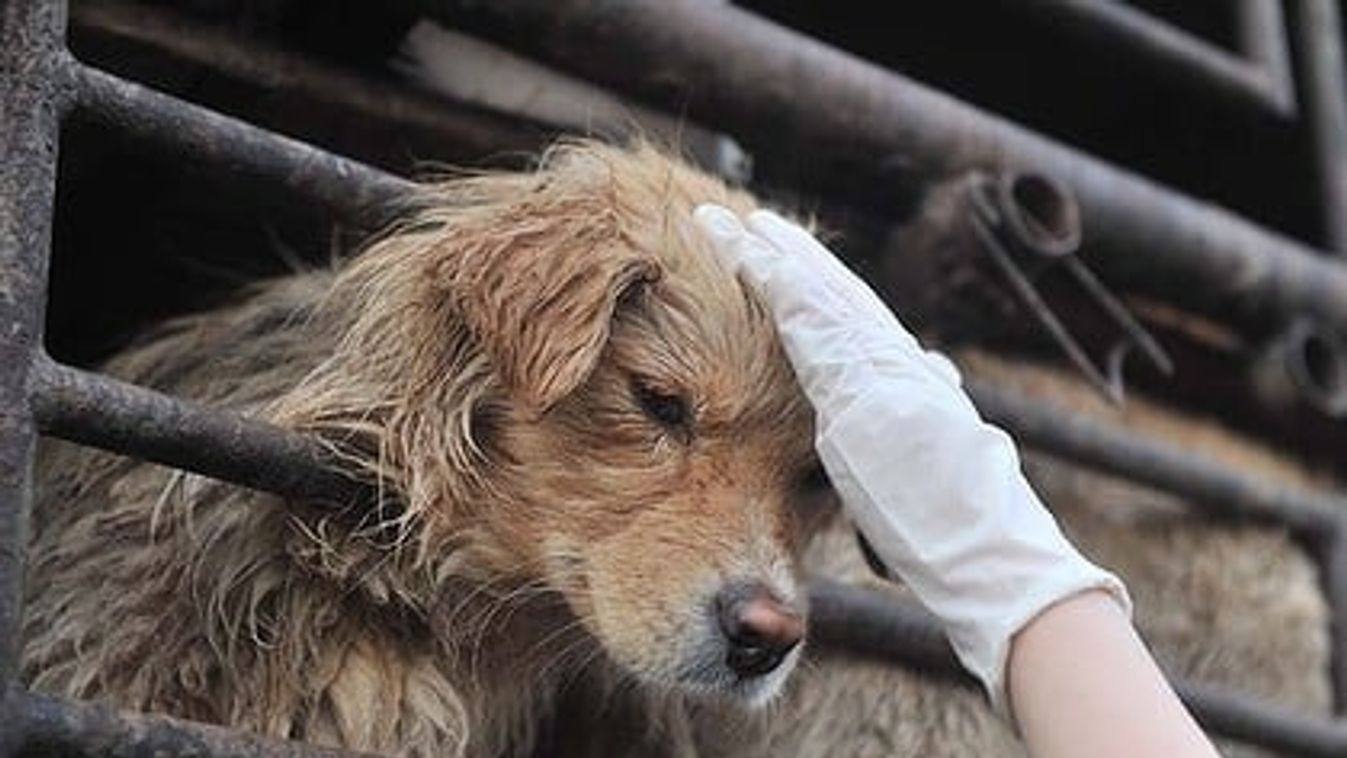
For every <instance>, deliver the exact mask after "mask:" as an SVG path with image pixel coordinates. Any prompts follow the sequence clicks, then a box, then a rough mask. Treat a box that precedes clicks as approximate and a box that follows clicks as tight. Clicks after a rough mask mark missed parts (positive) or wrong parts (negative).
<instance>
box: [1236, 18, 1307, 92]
mask: <svg viewBox="0 0 1347 758" xmlns="http://www.w3.org/2000/svg"><path fill="white" fill-rule="evenodd" d="M1235 33H1236V35H1237V40H1236V43H1237V44H1238V46H1239V50H1240V52H1241V53H1243V54H1244V56H1245V57H1246V58H1248V59H1249V60H1251V61H1253V62H1254V63H1255V64H1256V65H1257V66H1259V67H1260V68H1261V69H1262V70H1263V73H1264V75H1265V76H1266V77H1267V79H1268V86H1269V93H1270V94H1271V95H1273V97H1274V98H1275V100H1276V102H1277V107H1278V108H1279V109H1280V110H1281V112H1282V113H1283V114H1284V115H1286V116H1288V117H1290V116H1295V115H1297V109H1298V108H1299V105H1298V103H1297V100H1296V88H1295V83H1294V82H1293V81H1292V78H1291V53H1290V51H1289V50H1288V49H1287V44H1286V42H1287V36H1288V32H1287V28H1286V14H1285V13H1284V12H1283V10H1282V3H1281V0H1236V2H1235Z"/></svg>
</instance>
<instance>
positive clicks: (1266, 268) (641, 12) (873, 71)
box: [417, 0, 1347, 331]
mask: <svg viewBox="0 0 1347 758" xmlns="http://www.w3.org/2000/svg"><path fill="white" fill-rule="evenodd" d="M417 4H418V6H419V7H421V8H423V9H424V10H425V11H426V12H428V13H430V14H432V15H437V16H439V17H441V18H445V19H447V20H449V21H450V22H451V23H456V24H460V25H466V26H470V27H473V28H475V29H477V30H478V31H479V32H482V33H486V34H488V35H489V36H494V37H496V38H508V39H506V42H507V43H509V44H514V45H516V46H517V47H520V48H529V49H530V50H531V51H532V53H533V54H539V55H542V56H544V57H546V58H548V59H550V60H551V61H554V62H555V63H557V65H561V66H563V67H566V68H568V69H570V70H572V71H576V72H578V73H580V74H582V75H586V76H589V77H591V78H593V79H595V80H596V81H599V82H601V83H604V84H607V85H609V86H612V87H615V88H616V89H618V90H621V91H625V92H629V93H634V94H636V95H637V96H638V97H640V98H642V99H645V100H648V101H654V102H665V103H668V102H677V103H679V104H682V105H684V106H685V107H686V108H687V110H688V113H689V114H690V115H692V116H693V117H694V118H699V119H701V120H702V121H703V122H704V123H707V124H710V125H713V126H718V127H720V128H724V129H727V130H728V131H730V132H731V133H733V134H735V135H736V136H737V137H739V138H740V139H741V140H742V141H744V142H745V143H746V145H747V146H748V147H749V149H750V152H752V153H753V154H755V155H756V156H758V157H760V158H761V159H762V163H763V164H764V165H769V164H771V163H773V162H776V163H779V164H781V165H791V166H793V165H798V164H799V160H800V156H801V155H802V154H806V155H808V157H809V165H810V167H811V169H813V170H812V171H811V176H813V177H814V179H813V180H814V181H815V182H817V183H820V184H822V183H825V182H830V181H841V180H843V179H845V180H847V181H850V180H851V179H852V178H853V177H858V178H859V177H863V176H867V175H868V176H869V177H870V178H871V181H872V183H873V184H874V185H875V186H872V187H871V188H870V189H871V191H876V190H882V189H883V188H887V189H888V190H890V191H891V190H893V189H895V188H897V187H900V186H904V187H910V186H912V185H916V184H920V183H925V182H929V181H931V180H933V179H938V178H940V177H944V176H948V175H951V174H954V173H957V172H959V171H962V170H965V169H969V168H979V167H981V168H1008V169H1012V170H1020V171H1030V172H1043V173H1047V174H1050V175H1053V176H1054V177H1056V178H1057V179H1059V180H1061V181H1063V182H1064V183H1065V184H1066V185H1067V186H1068V187H1071V188H1072V190H1073V191H1074V192H1075V193H1076V195H1077V197H1078V198H1079V199H1080V201H1081V206H1082V211H1083V214H1084V224H1085V229H1086V234H1087V235H1088V239H1087V242H1089V244H1090V247H1089V250H1088V251H1087V252H1088V255H1087V257H1088V258H1089V261H1090V263H1091V265H1095V266H1097V267H1098V270H1099V271H1100V273H1101V274H1102V275H1103V276H1104V277H1105V279H1107V280H1108V281H1109V283H1110V284H1112V285H1116V286H1119V287H1127V288H1130V289H1134V290H1139V291H1148V292H1151V293H1153V294H1156V295H1159V296H1161V297H1162V298H1165V299H1170V300H1172V301H1173V302H1176V303H1182V304H1183V305H1184V306H1186V307H1188V308H1190V309H1193V310H1200V311H1204V312H1208V313H1215V314H1219V315H1221V316H1222V317H1223V318H1225V319H1228V320H1231V321H1241V322H1244V323H1246V324H1257V325H1264V324H1265V323H1266V320H1267V317H1268V316H1269V314H1274V315H1278V316H1285V315H1288V314H1293V313H1301V312H1303V313H1308V314H1312V315H1316V316H1319V317H1320V318H1321V319H1322V320H1323V321H1324V322H1325V323H1328V324H1331V325H1333V326H1334V327H1335V328H1338V329H1342V330H1344V331H1347V270H1343V269H1342V268H1341V267H1339V266H1336V265H1334V264H1333V263H1332V262H1330V261H1326V260H1324V259H1323V258H1322V257H1321V256H1319V255H1317V254H1316V252H1315V251H1314V250H1312V249H1310V248H1309V247H1307V246H1306V245H1303V244H1300V243H1298V242H1295V241H1292V240H1290V239H1288V238H1286V237H1284V236H1281V235H1279V234H1277V233H1275V232H1272V231H1269V230H1267V229H1264V228H1262V227H1259V226H1257V225H1255V224H1253V223H1251V222H1249V221H1248V220H1246V219H1243V218H1240V217H1238V216H1236V215H1235V214H1233V213H1231V212H1229V211H1226V210H1223V209H1221V208H1219V207H1217V206H1215V205H1211V204H1208V203H1204V202H1201V201H1199V200H1196V199H1193V198H1191V197H1188V196H1185V195H1182V194H1180V193H1177V192H1174V191H1172V190H1168V189H1165V188H1162V187H1161V186H1159V185H1158V184H1155V183H1154V182H1151V181H1149V180H1146V179H1144V178H1142V177H1140V176H1137V175H1135V174H1132V173H1129V172H1127V171H1124V170H1122V169H1119V168H1116V167H1113V166H1111V165H1109V164H1107V163H1104V162H1103V161H1101V160H1099V159H1096V158H1093V157H1090V156H1087V155H1085V154H1084V153H1081V152H1079V151H1077V150H1074V149H1072V148H1069V147H1066V146H1064V145H1061V144H1060V143H1057V142H1055V141H1052V140H1049V139H1047V138H1045V137H1042V136H1040V135H1037V134H1035V133H1033V132H1031V131H1029V130H1026V129H1024V128H1023V127H1020V126H1017V125H1015V124H1012V123H1010V122H1008V121H1006V120H1004V119H1001V118H998V117H996V116H992V115H990V114H987V113H984V112H982V111H980V110H978V109H976V108H973V107H972V106H969V105H966V104H964V103H962V102H959V101H957V100H955V99H953V98H951V97H949V96H947V95H944V94H941V93H939V92H936V91H934V90H931V89H929V88H927V87H924V86H922V85H919V84H917V83H915V82H912V81H911V80H909V79H906V78H904V77H902V76H901V75H898V74H896V73H894V72H891V71H887V70H884V69H881V68H879V67H877V66H874V65H872V64H869V63H866V62H864V61H862V60H859V59H857V58H855V57H852V56H849V55H847V54H845V53H843V52H840V51H838V50H836V49H833V48H831V47H828V46H826V45H823V44H821V43H819V42H818V41H816V40H813V39H811V38H809V37H807V36H805V35H802V34H799V33H796V32H792V31H790V30H788V29H786V28H784V27H782V26H779V25H777V24H774V23H771V22H769V21H766V20H764V19H762V18H760V17H758V16H755V15H754V14H752V13H749V12H746V11H744V10H742V9H739V8H736V7H734V6H732V5H730V4H727V3H702V2H675V3H668V2H659V1H658V0H629V1H628V2H623V3H612V2H603V1H602V0H561V1H559V2H553V3H535V2H527V1H525V0H492V2H481V1H480V0H419V2H418V3H417ZM633 60H643V61H659V65H658V66H632V65H629V62H630V61H633ZM884 172H888V174H889V175H888V177H887V178H886V177H885V176H883V174H884ZM895 172H897V173H898V175H899V176H900V177H902V179H903V181H902V182H898V180H896V179H895V178H894V174H895Z"/></svg>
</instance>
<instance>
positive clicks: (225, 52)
mask: <svg viewBox="0 0 1347 758" xmlns="http://www.w3.org/2000/svg"><path fill="white" fill-rule="evenodd" d="M70 15H71V18H70V20H71V24H72V30H73V32H74V33H76V34H77V35H81V36H83V35H96V36H97V37H99V38H100V39H102V40H115V41H117V42H120V43H123V44H126V43H130V44H133V45H135V46H137V47H139V48H145V49H150V50H154V51H156V52H159V53H162V54H164V55H167V56H169V57H171V58H173V59H175V60H177V61H182V62H184V63H186V64H190V65H194V66H201V67H203V68H207V69H209V70H211V71H216V72H219V73H221V74H224V75H226V76H229V77H232V78H234V79H237V80H239V81H242V82H246V83H247V84H249V85H252V86H256V87H258V88H259V89H262V90H264V91H266V92H267V93H269V94H270V95H272V96H275V97H278V98H282V99H287V100H299V101H301V102H307V103H321V104H331V105H336V106H339V107H340V108H341V109H342V110H343V111H345V112H347V113H349V114H351V115H352V116H353V117H356V118H361V119H367V120H370V121H377V122H382V123H388V124H394V125H396V126H397V128H398V130H399V131H400V132H402V133H403V134H408V133H411V134H421V135H424V136H425V137H426V138H427V141H430V140H432V139H433V140H434V143H435V144H436V145H437V153H436V155H437V157H440V156H447V157H449V158H451V159H454V160H468V159H479V158H481V157H482V156H484V155H491V154H499V153H503V152H509V151H519V150H536V149H537V148H539V147H542V146H543V145H545V144H546V142H547V140H548V138H549V136H550V135H551V134H552V133H553V132H554V131H555V130H554V129H550V128H547V127H544V126H542V125H541V124H534V123H529V122H525V121H524V120H523V119H521V118H518V117H514V116H505V115H503V114H497V113H493V112H491V111H487V110H484V109H480V108H472V107H466V106H463V105H457V104H454V103H450V102H448V101H446V100H444V99H442V98H438V97H434V96H431V95H428V94H425V93H423V92H420V91H418V90H415V89H412V88H411V87H407V86H397V85H395V84H390V83H388V82H375V81H373V80H371V79H369V78H367V77H364V76H361V75H358V74H355V73H352V72H350V71H347V70H345V69H343V68H340V67H338V66H333V65H329V64H325V63H322V62H320V61H318V60H315V59H313V58H311V57H308V56H303V55H297V54H295V53H292V52H289V51H287V50H284V49H281V48H277V47H270V46H268V45H265V44H262V43H259V42H255V41H250V40H246V39H243V38H241V37H239V36H238V35H235V34H229V33H227V32H223V31H221V30H219V29H217V28H215V27H212V26H210V25H207V24H203V23H200V22H197V21H194V20H192V19H191V18H189V17H187V16H185V15H182V14H180V13H174V12H172V11H169V10H166V9H164V8H161V7H147V6H144V5H138V4H135V3H127V2H115V1H114V2H108V1H107V0H80V2H77V3H75V5H74V6H73V7H72V8H71V13H70Z"/></svg>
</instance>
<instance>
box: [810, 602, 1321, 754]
mask: <svg viewBox="0 0 1347 758" xmlns="http://www.w3.org/2000/svg"><path fill="white" fill-rule="evenodd" d="M810 605H811V611H810V615H809V623H810V626H811V631H810V635H811V638H812V639H813V640H814V641H816V642H818V643H819V644H820V645H821V646H825V647H827V646H840V647H842V648H844V649H845V650H846V651H847V652H849V653H859V654H862V655H866V656H870V657H872V658H875V659H877V660H881V661H893V662H896V663H900V664H902V665H905V666H912V667H914V668H917V669H919V670H922V671H925V672H927V673H932V674H936V675H939V676H942V677H945V678H950V679H954V680H956V681H959V682H961V683H963V684H966V685H968V686H970V687H971V686H975V683H974V682H973V680H972V678H971V677H969V676H968V674H967V673H965V672H964V671H963V669H962V668H961V667H960V666H959V664H958V661H957V659H956V658H955V656H954V653H953V651H952V650H951V649H950V647H949V643H948V641H947V640H946V638H945V635H944V632H943V631H942V630H941V628H940V625H939V623H938V622H937V621H936V619H935V617H934V616H932V615H931V614H930V613H929V612H928V611H926V610H925V609H924V608H921V607H920V606H918V605H916V604H915V603H913V602H910V601H900V600H896V599H895V598H894V596H893V594H892V593H888V592H882V591H879V590H872V589H863V588H861V587H855V586H849V585H844V584H839V583H836V582H829V581H815V582H814V583H813V585H812V587H811V589H810ZM1170 680H1171V681H1172V682H1173V685H1174V689H1175V691H1176V692H1178V694H1179V698H1180V699H1182V700H1183V702H1184V703H1185V704H1186V705H1187V706H1188V708H1189V709H1191V710H1192V712H1193V715H1194V716H1195V717H1196V718H1197V720H1198V722H1199V723H1201V724H1202V726H1203V727H1204V728H1206V729H1209V730H1211V731H1212V732H1213V733H1216V734H1220V735H1222V736H1225V737H1230V738H1232V739H1236V740H1239V741H1240V742H1246V743H1248V744H1251V745H1258V746H1260V747H1265V748H1270V749H1272V750H1285V751H1290V752H1293V753H1295V754H1296V755H1302V756H1313V757H1316V758H1317V757H1318V756H1324V758H1329V757H1330V756H1331V757H1333V758H1341V756H1343V755H1347V721H1341V720H1333V719H1325V718H1317V717H1312V716H1305V715H1303V714H1300V713H1296V712H1294V711H1291V710H1289V709H1286V708H1281V707H1278V706H1275V705H1273V704H1272V703H1269V702H1266V701H1262V700H1257V699H1254V698H1251V697H1248V696H1245V695H1237V694H1235V693H1233V692H1229V691H1227V690H1225V689H1224V688H1217V687H1213V686H1211V685H1205V684H1197V683H1194V682H1189V681H1185V680H1183V679H1179V678H1176V677H1170Z"/></svg>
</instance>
